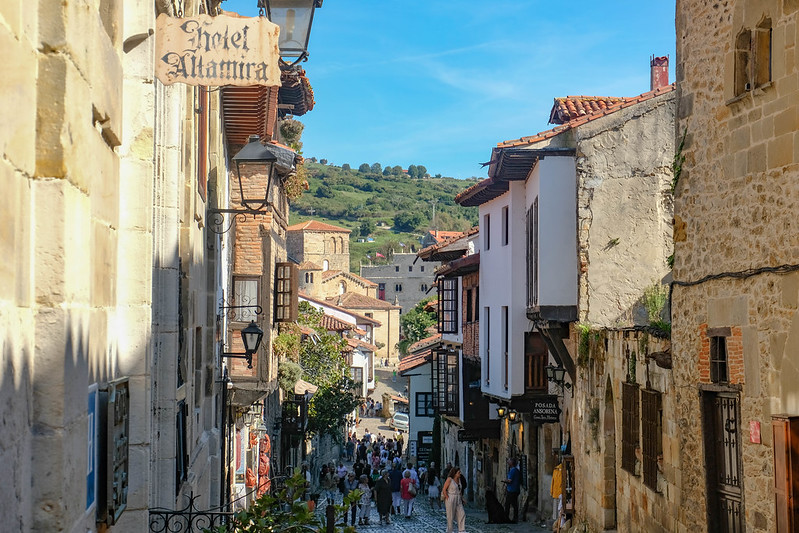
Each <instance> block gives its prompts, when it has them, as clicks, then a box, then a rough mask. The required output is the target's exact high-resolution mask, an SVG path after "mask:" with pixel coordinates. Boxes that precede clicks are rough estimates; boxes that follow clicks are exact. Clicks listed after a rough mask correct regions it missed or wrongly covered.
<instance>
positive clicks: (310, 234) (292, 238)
mask: <svg viewBox="0 0 799 533" xmlns="http://www.w3.org/2000/svg"><path fill="white" fill-rule="evenodd" d="M287 231H288V235H287V239H286V247H287V251H288V255H289V257H290V258H291V260H292V261H295V262H296V263H298V264H300V263H303V262H305V261H310V262H312V263H316V264H317V265H319V266H320V267H322V271H325V270H342V271H344V272H349V270H350V240H349V237H350V230H348V229H346V228H339V227H338V226H333V225H331V224H325V223H324V222H319V221H316V220H309V221H307V222H302V223H300V224H294V225H293V226H290V227H289V228H288V229H287Z"/></svg>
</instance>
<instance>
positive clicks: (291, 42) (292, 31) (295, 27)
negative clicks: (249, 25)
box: [258, 0, 322, 68]
mask: <svg viewBox="0 0 799 533" xmlns="http://www.w3.org/2000/svg"><path fill="white" fill-rule="evenodd" d="M258 7H259V9H260V12H261V14H262V15H263V13H264V9H265V10H266V16H267V17H268V18H269V20H270V21H272V22H274V23H275V24H277V25H278V27H280V37H279V38H278V47H279V48H280V57H281V63H282V64H281V68H291V67H293V66H294V65H296V64H297V63H299V62H300V61H305V60H307V59H308V40H309V39H310V36H311V25H313V15H314V10H315V9H316V8H317V7H322V0H258ZM284 57H285V58H289V60H290V61H291V62H288V61H285V60H283V59H282V58H284Z"/></svg>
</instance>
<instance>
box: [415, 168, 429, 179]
mask: <svg viewBox="0 0 799 533" xmlns="http://www.w3.org/2000/svg"><path fill="white" fill-rule="evenodd" d="M416 174H417V177H418V178H419V179H422V178H424V177H425V176H427V167H425V166H424V165H418V166H417V167H416Z"/></svg>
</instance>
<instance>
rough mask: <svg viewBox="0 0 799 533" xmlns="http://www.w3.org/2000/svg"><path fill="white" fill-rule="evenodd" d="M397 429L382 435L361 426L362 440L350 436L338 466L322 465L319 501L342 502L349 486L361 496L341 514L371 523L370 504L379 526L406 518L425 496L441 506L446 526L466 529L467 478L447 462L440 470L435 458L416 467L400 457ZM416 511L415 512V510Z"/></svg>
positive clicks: (350, 519)
mask: <svg viewBox="0 0 799 533" xmlns="http://www.w3.org/2000/svg"><path fill="white" fill-rule="evenodd" d="M401 437H402V434H401V433H398V434H397V435H395V436H394V437H385V436H383V435H382V434H379V433H378V434H377V435H374V434H372V433H370V432H369V430H368V429H366V430H365V432H364V436H363V437H362V438H361V439H358V438H357V437H355V435H350V438H349V439H348V442H347V446H346V448H345V449H346V459H347V462H349V461H352V466H351V467H348V466H345V464H344V461H339V463H338V466H336V465H334V464H333V463H330V464H328V465H323V466H322V470H321V473H320V475H319V486H320V490H321V496H322V498H323V499H324V500H325V502H324V503H323V505H324V504H326V503H341V502H342V501H343V498H345V497H346V496H347V495H349V493H350V492H352V491H353V490H356V489H358V490H360V491H361V496H360V498H359V499H358V501H355V502H353V504H352V506H351V507H350V509H348V511H347V516H345V517H344V518H345V522H349V523H350V524H351V525H352V526H355V525H356V520H357V525H370V524H371V515H372V507H373V505H374V507H375V508H376V510H377V515H378V521H379V524H380V525H384V524H386V525H387V524H391V522H392V520H396V519H398V518H404V519H405V520H408V519H410V518H411V517H412V516H413V515H414V509H415V503H416V501H417V500H418V499H419V498H422V499H428V500H429V508H430V509H433V510H434V509H439V510H441V509H446V513H447V531H448V533H453V532H454V531H456V530H455V529H453V526H455V525H456V526H457V531H458V532H462V531H465V512H464V509H463V493H464V491H465V489H466V480H465V478H464V477H463V476H462V475H461V472H460V469H459V468H458V467H453V466H452V465H451V464H449V463H448V464H447V466H446V467H445V468H444V470H443V471H442V472H441V473H440V474H439V471H438V469H437V468H436V465H435V463H433V462H431V463H430V464H429V465H425V463H424V462H420V463H419V465H418V467H417V466H415V465H414V464H412V463H410V462H404V461H403V460H402V438H401ZM417 512H418V511H417Z"/></svg>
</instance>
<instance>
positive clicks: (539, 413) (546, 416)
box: [530, 395, 560, 424]
mask: <svg viewBox="0 0 799 533" xmlns="http://www.w3.org/2000/svg"><path fill="white" fill-rule="evenodd" d="M530 404H531V405H530V414H531V415H532V419H533V422H539V423H542V424H546V423H553V422H560V406H559V405H558V397H557V396H554V395H547V396H539V397H536V398H533V399H532V400H530Z"/></svg>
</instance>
